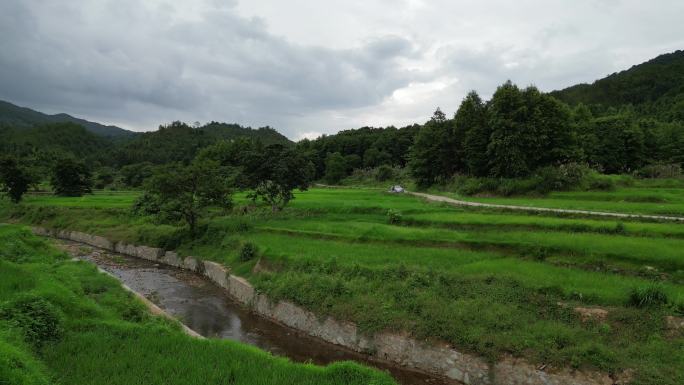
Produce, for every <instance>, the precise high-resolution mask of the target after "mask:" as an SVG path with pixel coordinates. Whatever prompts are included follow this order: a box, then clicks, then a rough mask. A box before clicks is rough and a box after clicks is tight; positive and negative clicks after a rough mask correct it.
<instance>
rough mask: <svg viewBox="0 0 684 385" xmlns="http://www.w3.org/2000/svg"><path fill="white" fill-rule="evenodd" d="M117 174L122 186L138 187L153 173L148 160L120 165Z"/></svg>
mask: <svg viewBox="0 0 684 385" xmlns="http://www.w3.org/2000/svg"><path fill="white" fill-rule="evenodd" d="M119 174H120V175H121V181H122V183H123V184H124V186H126V187H129V188H138V187H141V186H142V185H143V183H144V182H145V180H147V178H149V177H151V176H152V175H153V174H154V167H153V166H152V163H149V162H143V163H134V164H129V165H126V166H123V167H121V169H120V170H119Z"/></svg>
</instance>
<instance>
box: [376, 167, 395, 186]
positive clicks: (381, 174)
mask: <svg viewBox="0 0 684 385" xmlns="http://www.w3.org/2000/svg"><path fill="white" fill-rule="evenodd" d="M392 178H394V170H393V169H392V167H390V166H388V165H386V164H383V165H382V166H380V167H378V170H377V173H376V174H375V179H376V180H377V181H378V182H384V181H386V180H389V179H392Z"/></svg>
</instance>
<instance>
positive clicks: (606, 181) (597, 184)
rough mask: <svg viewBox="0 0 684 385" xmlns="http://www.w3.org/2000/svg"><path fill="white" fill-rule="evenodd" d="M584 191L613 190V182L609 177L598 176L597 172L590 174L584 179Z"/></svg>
mask: <svg viewBox="0 0 684 385" xmlns="http://www.w3.org/2000/svg"><path fill="white" fill-rule="evenodd" d="M586 189H588V190H602V191H611V190H615V181H614V180H613V179H611V178H610V177H609V176H606V175H602V174H599V173H598V172H595V171H593V172H591V173H589V175H587V178H586Z"/></svg>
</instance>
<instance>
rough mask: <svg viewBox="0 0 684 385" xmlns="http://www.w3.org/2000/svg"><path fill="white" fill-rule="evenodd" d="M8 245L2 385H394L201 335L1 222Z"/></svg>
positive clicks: (1, 260) (2, 285)
mask: <svg viewBox="0 0 684 385" xmlns="http://www.w3.org/2000/svg"><path fill="white" fill-rule="evenodd" d="M0 244H2V245H5V247H4V248H3V249H2V254H0V384H12V385H14V384H17V385H19V384H22V385H43V384H48V383H52V382H51V381H50V379H57V380H58V381H59V383H62V384H71V385H86V384H87V385H91V384H92V385H96V384H97V385H100V384H111V385H130V384H145V385H156V384H159V385H162V384H178V385H181V384H216V385H218V384H227V383H228V384H245V385H247V384H249V385H252V384H264V385H266V384H292V385H295V384H311V385H314V384H330V385H343V384H358V385H362V384H363V385H365V384H371V383H372V384H378V385H380V384H387V385H390V384H394V382H393V381H392V380H391V378H390V377H389V376H388V375H386V374H382V373H380V372H377V371H375V370H371V369H369V368H365V367H362V366H360V365H357V364H355V363H350V362H341V363H336V364H333V365H329V366H327V367H319V366H315V365H310V364H295V363H292V362H290V361H289V360H287V359H285V358H278V357H274V356H272V355H270V354H269V353H265V352H263V351H260V350H258V349H256V348H253V347H250V346H246V345H242V344H239V343H236V342H231V341H225V340H198V339H193V338H191V337H189V336H187V335H185V334H183V333H182V332H181V330H180V329H179V327H178V326H177V325H175V324H172V323H170V322H169V321H167V320H165V319H163V318H158V317H152V316H150V315H149V314H148V313H147V312H146V310H145V308H144V307H143V306H142V305H141V304H140V303H139V302H137V300H136V299H134V297H132V296H131V295H130V294H129V293H128V292H126V291H124V290H123V289H122V288H121V287H120V286H119V284H118V282H116V281H115V280H114V279H113V278H110V277H109V276H106V275H104V274H101V273H99V272H98V271H97V270H96V269H95V267H93V266H92V265H90V264H87V263H85V262H72V261H71V260H70V259H69V258H67V257H66V256H65V255H63V254H61V253H59V252H56V251H55V250H54V249H52V248H51V247H50V246H49V245H48V244H47V243H46V242H45V241H42V240H38V239H37V238H35V237H34V236H32V235H30V234H29V233H28V231H27V230H25V229H20V228H18V227H15V226H0ZM53 315H54V316H53ZM58 329H59V330H60V332H59V333H54V332H53V331H55V330H58Z"/></svg>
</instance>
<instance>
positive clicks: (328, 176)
mask: <svg viewBox="0 0 684 385" xmlns="http://www.w3.org/2000/svg"><path fill="white" fill-rule="evenodd" d="M345 176H347V161H346V159H345V157H344V156H342V154H340V153H339V152H333V153H331V154H328V156H327V157H326V158H325V177H324V179H325V181H326V183H329V184H337V183H340V181H341V180H342V178H344V177H345Z"/></svg>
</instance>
